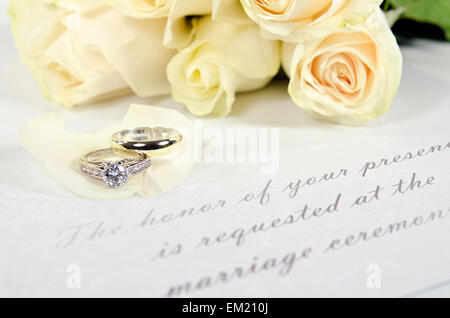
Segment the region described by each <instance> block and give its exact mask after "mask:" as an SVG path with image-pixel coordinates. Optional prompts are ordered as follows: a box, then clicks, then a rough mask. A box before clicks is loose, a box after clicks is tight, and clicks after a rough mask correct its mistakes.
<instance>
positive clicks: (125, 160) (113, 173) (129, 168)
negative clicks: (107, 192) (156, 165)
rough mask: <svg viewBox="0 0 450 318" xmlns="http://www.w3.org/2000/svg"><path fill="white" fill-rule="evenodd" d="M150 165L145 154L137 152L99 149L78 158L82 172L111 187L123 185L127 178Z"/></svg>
mask: <svg viewBox="0 0 450 318" xmlns="http://www.w3.org/2000/svg"><path fill="white" fill-rule="evenodd" d="M148 167H150V159H149V158H148V157H147V155H145V154H143V153H137V152H134V153H133V152H126V153H125V152H122V153H121V152H120V151H113V150H112V149H111V148H108V149H101V150H97V151H94V152H90V153H88V154H86V155H85V156H84V157H82V158H81V159H80V170H81V172H82V173H83V174H85V175H88V176H90V177H93V178H97V179H101V180H103V182H104V183H105V184H106V185H107V186H108V187H111V188H119V187H121V186H123V185H124V184H125V183H126V182H127V181H128V178H129V177H131V176H133V175H135V174H138V173H140V172H143V171H144V170H145V169H147V168H148Z"/></svg>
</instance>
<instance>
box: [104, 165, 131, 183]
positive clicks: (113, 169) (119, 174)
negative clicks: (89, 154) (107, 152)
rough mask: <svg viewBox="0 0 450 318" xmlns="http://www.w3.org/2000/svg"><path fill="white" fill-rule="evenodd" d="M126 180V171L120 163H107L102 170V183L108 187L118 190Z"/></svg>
mask: <svg viewBox="0 0 450 318" xmlns="http://www.w3.org/2000/svg"><path fill="white" fill-rule="evenodd" d="M127 180H128V173H127V169H126V168H125V166H124V165H122V164H120V163H108V164H107V165H105V167H104V168H103V181H104V182H105V184H106V185H107V186H108V187H111V188H119V187H121V186H123V185H124V184H125V183H126V182H127Z"/></svg>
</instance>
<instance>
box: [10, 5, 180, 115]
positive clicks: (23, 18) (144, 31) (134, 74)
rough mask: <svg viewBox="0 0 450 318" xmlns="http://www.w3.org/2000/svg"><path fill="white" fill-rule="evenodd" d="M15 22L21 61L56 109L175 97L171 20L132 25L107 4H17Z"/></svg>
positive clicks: (13, 8)
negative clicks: (169, 73)
mask: <svg viewBox="0 0 450 318" xmlns="http://www.w3.org/2000/svg"><path fill="white" fill-rule="evenodd" d="M10 16H11V24H12V30H13V33H14V37H15V41H16V46H17V49H18V51H19V53H20V55H21V58H22V60H23V61H24V63H25V64H26V65H27V66H28V68H29V69H30V70H31V72H32V73H33V75H34V77H35V78H36V80H37V81H38V83H39V85H40V87H41V90H42V92H43V94H44V95H45V96H46V97H47V98H48V99H49V100H51V101H53V102H56V103H57V104H60V105H62V106H65V107H71V106H74V105H77V104H81V103H87V102H92V101H96V100H99V99H105V98H110V97H113V96H116V95H119V94H124V93H128V92H131V91H134V92H135V93H136V94H137V95H139V96H153V95H160V94H167V93H169V92H170V89H169V83H168V81H167V77H166V75H165V70H166V66H167V64H168V62H169V60H170V58H171V57H172V56H173V55H174V53H175V51H173V50H169V49H166V48H164V47H163V45H162V39H163V32H164V28H165V25H166V19H152V20H136V19H132V18H129V17H126V16H123V15H121V14H119V13H118V12H117V11H116V10H114V9H112V8H111V7H109V6H108V5H106V4H105V2H104V1H103V0H56V1H51V2H50V1H45V0H12V1H11V5H10Z"/></svg>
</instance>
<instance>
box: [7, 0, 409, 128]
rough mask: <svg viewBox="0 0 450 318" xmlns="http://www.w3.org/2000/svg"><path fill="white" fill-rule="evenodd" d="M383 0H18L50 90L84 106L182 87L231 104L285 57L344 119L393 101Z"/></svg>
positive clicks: (17, 30) (295, 82) (189, 101)
mask: <svg viewBox="0 0 450 318" xmlns="http://www.w3.org/2000/svg"><path fill="white" fill-rule="evenodd" d="M381 2H382V1H381V0H273V1H268V0H241V1H239V0H153V1H148V0H52V1H47V0H12V1H11V4H10V16H11V21H12V30H13V33H14V36H15V41H16V46H17V48H18V51H19V53H20V55H21V58H22V60H23V61H24V63H25V64H26V65H27V67H28V68H29V69H30V70H31V72H32V74H33V75H34V77H35V78H36V80H37V82H38V83H39V86H40V88H41V90H42V92H43V94H44V96H45V97H46V98H48V99H49V100H51V101H53V102H55V103H57V104H59V105H62V106H64V107H72V106H75V105H79V104H86V103H92V102H94V101H98V100H101V99H107V98H112V97H115V96H118V95H122V94H126V93H134V94H136V95H138V96H141V97H150V96H155V95H162V94H169V93H171V94H172V96H173V98H174V99H175V100H176V101H178V102H181V103H183V104H185V105H186V107H187V109H188V110H189V111H190V112H192V113H193V114H195V115H199V116H201V115H207V114H212V115H217V116H225V115H227V114H229V113H230V111H231V109H232V107H233V104H234V102H235V98H236V94H237V93H239V92H247V91H252V90H256V89H260V88H262V87H264V86H265V85H267V84H268V83H269V82H270V81H271V80H272V79H273V78H274V77H275V76H276V75H277V74H279V73H280V72H281V71H280V69H281V68H282V69H283V70H284V72H285V73H286V74H287V75H288V77H289V85H288V88H287V91H288V92H289V95H290V96H291V98H292V100H293V102H294V103H295V104H296V105H297V106H299V107H300V108H303V109H305V110H307V111H309V112H311V113H313V114H316V115H318V116H320V117H322V118H325V119H328V120H334V121H338V122H342V123H351V124H353V123H362V122H366V121H368V120H370V119H374V118H376V117H378V116H380V115H382V114H383V113H385V112H386V111H387V110H388V108H389V106H390V103H391V101H392V99H393V97H394V95H395V93H396V91H397V89H398V86H399V83H400V78H401V71H402V57H401V54H400V50H399V47H398V45H397V42H396V39H395V37H394V35H393V34H392V32H391V30H390V27H389V25H388V23H387V20H386V18H385V15H384V14H383V12H382V11H381V9H380V7H379V6H380V4H381Z"/></svg>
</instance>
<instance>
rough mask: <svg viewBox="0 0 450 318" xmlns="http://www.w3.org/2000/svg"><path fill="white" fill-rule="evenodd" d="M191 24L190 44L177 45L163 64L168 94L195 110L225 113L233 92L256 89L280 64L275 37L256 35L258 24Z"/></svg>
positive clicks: (206, 21)
mask: <svg viewBox="0 0 450 318" xmlns="http://www.w3.org/2000/svg"><path fill="white" fill-rule="evenodd" d="M195 23H198V25H197V32H196V35H195V37H194V41H193V43H192V44H191V45H190V46H189V47H187V48H185V49H183V50H181V51H180V52H179V53H178V54H177V55H176V56H174V57H173V59H172V60H171V61H170V63H169V66H168V68H167V74H168V78H169V82H170V84H171V86H172V96H173V97H174V99H175V100H177V101H179V102H181V103H184V104H185V105H186V106H187V108H188V109H189V110H190V111H191V112H192V113H193V114H195V115H207V114H214V115H218V116H225V115H227V114H228V113H229V112H230V110H231V108H232V105H233V103H234V101H235V94H236V92H244V91H250V90H255V89H259V88H261V87H263V86H265V85H266V84H267V83H268V82H269V81H270V80H271V79H272V77H273V76H274V75H275V74H277V72H278V69H279V67H280V48H279V42H278V41H271V40H265V39H263V38H261V37H260V35H259V30H258V26H257V25H255V24H251V25H236V24H229V23H218V22H214V23H213V22H212V20H211V17H210V16H207V17H203V18H200V19H199V20H198V21H196V22H195Z"/></svg>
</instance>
